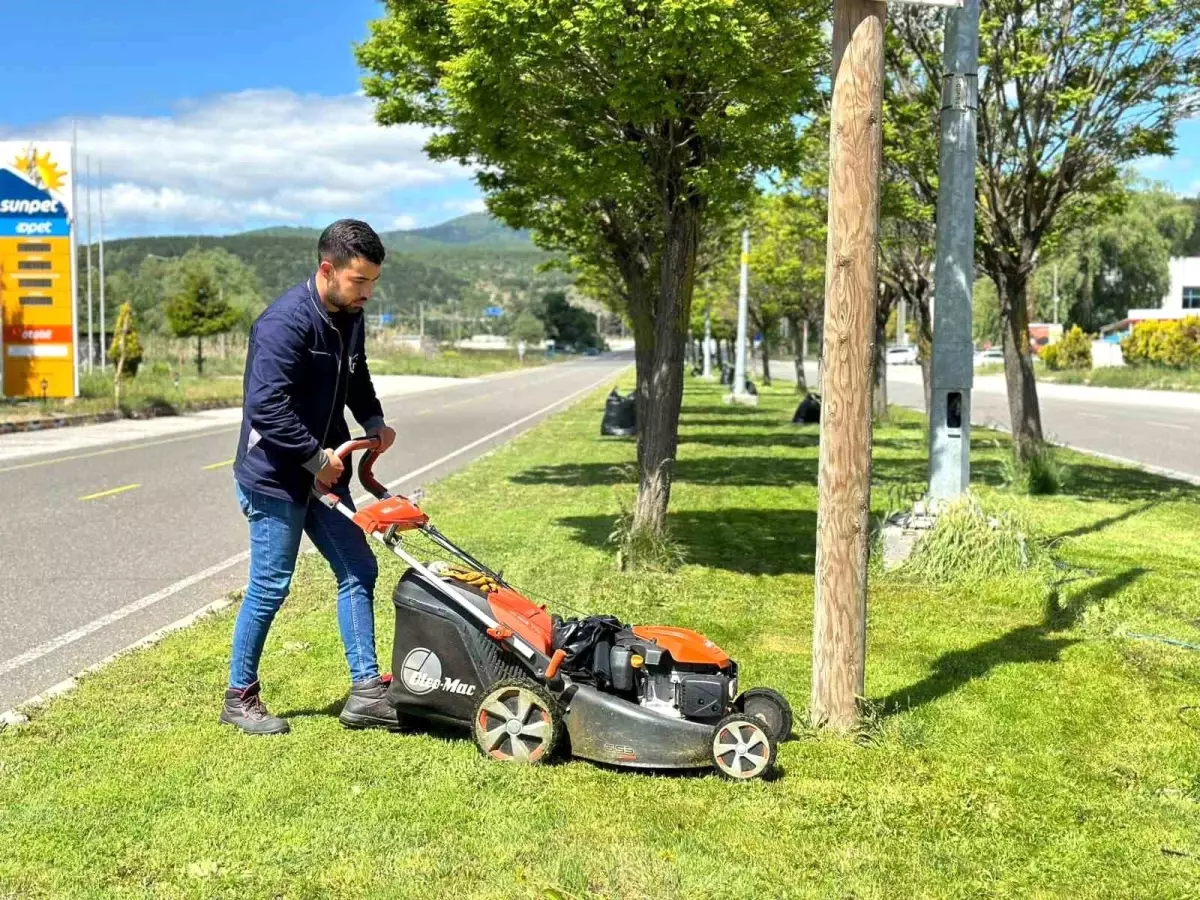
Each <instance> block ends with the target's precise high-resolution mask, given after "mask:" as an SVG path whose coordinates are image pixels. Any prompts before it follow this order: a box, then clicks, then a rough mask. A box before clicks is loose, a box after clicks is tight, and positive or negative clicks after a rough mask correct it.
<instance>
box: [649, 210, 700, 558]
mask: <svg viewBox="0 0 1200 900" xmlns="http://www.w3.org/2000/svg"><path fill="white" fill-rule="evenodd" d="M699 217H700V216H699V203H698V201H696V200H694V199H693V200H680V201H679V202H677V203H676V204H675V206H674V208H673V209H672V210H671V213H670V215H669V217H668V221H667V230H666V235H665V241H664V243H663V255H662V262H661V267H660V270H659V277H658V290H657V292H656V296H655V297H654V298H653V300H652V302H653V307H654V309H653V315H652V316H649V315H643V316H640V317H639V318H640V319H641V321H640V322H638V323H635V325H639V326H640V328H639V330H640V331H641V332H642V333H641V334H639V335H638V339H639V343H642V344H643V345H644V344H646V343H648V344H649V346H648V348H646V349H639V350H638V351H637V353H636V354H635V358H636V363H637V369H638V372H637V385H638V397H637V419H638V468H639V470H640V471H639V482H638V496H637V502H636V504H635V506H634V510H633V528H634V529H635V530H637V531H641V532H643V533H647V534H652V535H654V536H656V537H657V536H661V535H663V534H664V533H665V532H666V526H667V506H668V504H669V503H670V499H671V475H672V471H671V470H672V467H673V466H674V463H675V451H676V447H677V445H678V441H679V408H680V405H681V404H682V402H683V367H682V361H683V346H684V343H685V342H686V340H687V322H688V319H689V316H690V314H691V306H692V288H693V283H694V280H695V265H696V246H697V238H698V234H699V229H698V226H699ZM647 305H648V304H647ZM647 311H648V310H647ZM643 335H644V336H645V337H649V338H650V340H649V341H645V340H643Z"/></svg>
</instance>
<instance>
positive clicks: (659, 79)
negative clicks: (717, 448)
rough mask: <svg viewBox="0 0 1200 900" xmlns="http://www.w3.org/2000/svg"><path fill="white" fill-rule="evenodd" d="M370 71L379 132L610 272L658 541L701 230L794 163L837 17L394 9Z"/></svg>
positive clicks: (427, 2) (677, 7)
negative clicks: (454, 168)
mask: <svg viewBox="0 0 1200 900" xmlns="http://www.w3.org/2000/svg"><path fill="white" fill-rule="evenodd" d="M387 10H388V15H387V17H386V18H384V19H382V20H379V21H375V22H372V23H371V26H370V28H371V36H370V38H369V40H368V41H367V42H366V43H365V44H363V45H362V46H360V47H359V48H358V51H357V52H358V59H359V62H360V64H361V65H363V66H364V67H365V68H366V69H367V70H368V71H369V72H370V73H371V76H370V77H368V78H367V79H366V80H365V82H364V87H365V90H366V93H367V95H368V96H370V97H372V98H374V99H375V101H376V102H377V106H376V118H377V119H378V120H379V121H380V122H381V123H383V124H386V125H394V124H404V123H416V124H421V125H425V126H428V127H431V128H433V129H434V136H433V137H432V138H430V140H429V142H428V143H427V144H426V152H428V153H429V154H430V155H431V156H432V157H433V158H435V159H438V160H457V161H459V162H460V163H462V164H466V165H472V166H475V167H477V171H478V174H477V175H476V180H477V183H478V184H479V186H480V187H481V188H482V189H483V191H484V194H485V197H486V200H487V204H488V208H489V209H490V210H491V211H492V212H493V213H494V214H496V215H497V216H499V217H500V218H502V219H503V220H505V221H506V222H508V223H509V224H510V225H512V226H514V227H520V228H530V229H532V231H533V234H534V237H535V240H536V241H537V242H538V243H539V244H541V245H542V246H544V247H547V248H551V249H560V250H563V251H566V252H567V253H568V254H569V255H570V256H571V257H572V258H573V260H575V261H576V262H577V263H579V264H581V265H585V266H590V267H592V268H594V269H599V270H603V271H605V272H607V273H608V278H609V282H610V283H611V284H612V285H614V286H618V285H619V291H620V292H619V295H618V296H619V297H620V298H621V305H622V308H623V309H624V311H625V312H626V313H627V315H628V318H629V320H630V321H631V323H632V325H633V331H634V337H635V346H636V352H635V359H636V368H637V401H638V424H639V428H638V463H639V469H640V478H639V486H638V497H637V501H636V504H635V507H634V520H633V529H634V531H635V532H645V533H646V534H648V535H650V536H652V537H653V536H657V535H661V534H662V533H663V531H664V529H665V526H666V511H667V505H668V501H669V498H670V488H671V465H672V463H673V461H674V457H675V453H676V445H677V441H678V422H679V407H680V402H681V400H682V394H683V371H682V370H683V347H684V342H685V339H686V334H687V330H688V325H689V320H690V314H691V304H692V295H693V287H694V277H695V265H696V254H697V245H698V242H699V237H700V233H701V229H702V227H703V220H704V219H705V217H707V216H713V215H716V216H719V215H721V214H722V212H723V211H724V210H726V209H727V208H728V207H729V206H730V205H731V204H732V203H734V202H736V201H737V200H738V199H740V198H742V197H744V196H746V195H747V194H748V193H749V191H750V190H751V189H752V186H753V182H754V178H755V176H756V175H757V174H758V173H759V172H762V171H764V170H768V169H772V168H781V167H786V166H787V165H788V164H789V163H791V162H792V161H793V160H794V157H795V153H796V150H797V140H796V129H795V125H794V124H793V121H794V119H795V117H797V116H800V115H803V114H804V113H805V112H806V111H807V109H808V108H809V106H810V105H811V103H812V102H813V100H814V97H815V95H816V85H817V73H818V72H819V71H822V70H823V67H822V64H823V61H824V56H825V51H824V39H823V37H822V32H821V29H822V25H823V23H824V19H825V17H826V13H827V9H826V7H825V6H824V5H823V4H818V3H816V2H814V0H747V2H743V3H737V4H730V3H728V2H725V0H674V2H672V3H670V4H660V3H636V4H635V3H630V2H625V0H571V2H567V0H527V2H523V3H519V4H514V3H512V2H510V0H472V2H462V3H456V4H446V3H443V2H440V0H387Z"/></svg>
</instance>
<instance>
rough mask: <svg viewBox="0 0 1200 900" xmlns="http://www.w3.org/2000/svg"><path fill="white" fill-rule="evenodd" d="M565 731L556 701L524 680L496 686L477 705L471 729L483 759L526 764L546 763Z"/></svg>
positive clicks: (515, 680)
mask: <svg viewBox="0 0 1200 900" xmlns="http://www.w3.org/2000/svg"><path fill="white" fill-rule="evenodd" d="M562 730H563V721H562V716H561V714H560V713H559V711H558V704H556V703H555V702H554V698H553V697H551V696H550V694H549V693H548V692H547V691H546V690H545V689H543V688H542V687H540V686H539V685H537V684H535V683H534V682H532V681H529V680H528V679H525V678H513V679H504V680H502V681H498V682H496V683H495V684H493V685H492V687H491V689H490V690H489V691H488V692H487V693H486V694H484V695H483V698H482V699H481V700H480V701H479V703H477V704H476V706H475V715H474V718H473V719H472V727H471V732H472V734H473V735H474V737H475V745H476V746H477V747H479V751H480V752H481V753H482V754H483V755H484V756H488V757H490V758H492V759H498V760H500V761H501V762H513V763H523V764H525V765H530V764H534V763H540V762H543V761H545V760H546V759H547V758H548V757H549V756H550V755H551V754H552V753H553V752H554V748H555V745H556V744H557V743H558V738H559V735H560V734H561V733H562Z"/></svg>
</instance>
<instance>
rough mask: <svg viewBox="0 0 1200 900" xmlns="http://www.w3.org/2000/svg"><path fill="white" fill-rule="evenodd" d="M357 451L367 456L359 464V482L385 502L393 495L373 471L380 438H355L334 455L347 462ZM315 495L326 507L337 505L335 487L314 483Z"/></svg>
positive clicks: (335, 451) (340, 447)
mask: <svg viewBox="0 0 1200 900" xmlns="http://www.w3.org/2000/svg"><path fill="white" fill-rule="evenodd" d="M355 450H366V451H367V452H366V454H365V455H364V456H363V458H362V459H361V460H360V461H359V463H358V480H359V481H361V482H362V485H363V487H365V488H366V489H367V490H368V491H370V492H371V493H372V494H373V495H375V496H376V497H377V498H379V499H380V500H383V499H385V498H387V497H390V496H391V495H390V494H389V493H388V492H387V488H385V487H384V486H383V485H382V484H380V483H379V481H378V480H377V479H376V478H375V475H374V474H373V473H372V471H371V469H372V468H373V467H374V465H375V458H376V457H377V456H379V438H377V437H363V438H355V439H353V440H349V441H346V442H345V443H344V444H342V445H341V446H339V447H338V448H337V449H336V450H334V451H333V452H334V455H336V456H337V458H338V459H340V460H343V461H344V460H345V459H346V457H347V456H349V455H350V454H351V453H353V452H354V451H355ZM313 493H314V494H316V495H317V497H318V498H319V499H321V500H322V501H323V502H324V503H325V505H326V506H329V507H331V508H332V507H333V506H335V505H336V503H337V495H336V494H335V493H334V492H333V486H332V485H328V484H324V483H323V482H320V481H317V482H314V483H313Z"/></svg>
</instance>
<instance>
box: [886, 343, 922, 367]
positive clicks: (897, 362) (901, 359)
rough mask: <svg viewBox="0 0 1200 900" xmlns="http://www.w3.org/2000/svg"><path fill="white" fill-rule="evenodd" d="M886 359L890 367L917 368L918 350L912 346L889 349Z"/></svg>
mask: <svg viewBox="0 0 1200 900" xmlns="http://www.w3.org/2000/svg"><path fill="white" fill-rule="evenodd" d="M886 359H887V364H888V365H889V366H915V365H916V364H917V348H916V347H915V346H913V345H912V344H909V345H908V346H907V347H888V349H887V354H886Z"/></svg>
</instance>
